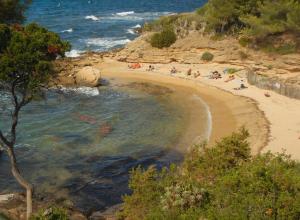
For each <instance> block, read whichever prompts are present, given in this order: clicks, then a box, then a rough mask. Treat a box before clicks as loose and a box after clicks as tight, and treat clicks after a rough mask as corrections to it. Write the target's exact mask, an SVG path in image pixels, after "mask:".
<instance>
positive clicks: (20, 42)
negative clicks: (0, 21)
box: [0, 24, 70, 95]
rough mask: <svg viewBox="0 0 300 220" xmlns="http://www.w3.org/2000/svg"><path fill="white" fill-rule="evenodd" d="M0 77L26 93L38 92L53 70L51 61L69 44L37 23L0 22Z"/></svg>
mask: <svg viewBox="0 0 300 220" xmlns="http://www.w3.org/2000/svg"><path fill="white" fill-rule="evenodd" d="M0 38H1V39H4V41H1V47H0V48H1V51H0V52H1V53H0V81H1V82H4V83H8V84H10V83H13V82H15V84H16V85H15V86H16V87H17V88H18V90H19V91H23V92H24V91H26V93H27V95H34V93H36V92H38V90H39V87H40V86H41V84H46V83H47V82H48V80H49V78H50V77H51V75H52V74H53V70H52V65H51V61H53V60H55V59H56V58H57V57H58V56H64V53H65V51H67V50H69V49H70V45H69V44H68V43H67V42H64V41H62V40H61V39H60V37H59V36H58V35H57V34H55V33H53V32H50V31H48V30H47V29H45V28H43V27H40V26H38V25H37V24H29V25H27V26H25V27H21V26H14V27H8V26H5V25H1V26H0Z"/></svg>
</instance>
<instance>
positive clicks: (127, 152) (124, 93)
mask: <svg viewBox="0 0 300 220" xmlns="http://www.w3.org/2000/svg"><path fill="white" fill-rule="evenodd" d="M0 97H1V99H0V100H1V107H2V111H1V129H5V128H6V127H7V125H8V124H7V122H8V120H6V119H9V111H7V107H8V106H9V100H10V99H9V97H7V96H5V95H4V94H2V95H1V96H0ZM174 97H175V98H174ZM186 98H188V97H186ZM177 101H178V100H177ZM177 101H176V92H174V91H173V90H172V89H169V88H165V87H161V86H156V85H152V84H147V83H146V84H140V83H113V84H111V85H109V86H104V87H100V88H94V89H88V88H81V89H77V90H65V91H60V92H58V91H55V92H54V91H52V92H51V91H50V92H48V93H47V95H46V99H45V100H43V101H35V102H33V103H31V104H30V105H28V106H26V107H25V108H24V110H23V111H22V114H21V120H20V126H19V129H18V140H17V142H18V145H17V148H16V152H17V157H18V161H19V163H20V167H21V168H22V172H23V173H24V176H26V177H27V178H28V179H29V180H30V181H31V182H33V183H34V185H35V187H36V188H35V189H36V195H42V196H43V197H44V198H45V199H53V198H60V197H64V198H68V199H71V200H73V201H74V202H75V204H76V206H77V207H79V208H82V209H84V210H85V211H87V210H90V209H95V210H99V209H103V208H105V207H107V206H110V205H113V204H117V203H119V202H121V195H123V194H124V193H128V192H129V191H128V187H127V181H128V172H129V170H130V169H132V168H133V167H136V166H137V165H142V166H144V167H147V166H149V165H151V164H155V165H157V166H158V167H161V166H164V165H168V164H170V163H171V162H179V161H181V159H182V154H181V153H179V152H177V151H176V150H175V146H176V144H177V143H178V142H179V140H180V139H181V138H182V136H183V134H184V131H185V129H186V125H187V117H186V115H185V113H184V109H182V108H181V107H178V105H177V103H176V102H177ZM5 109H6V110H5ZM5 122H6V123H5ZM184 147H186V146H184ZM8 164H9V161H8V158H7V157H6V156H5V155H2V157H0V180H1V181H0V194H1V193H8V192H12V191H15V190H19V188H18V185H17V184H16V182H15V181H14V179H13V178H12V176H11V174H10V173H9V167H8ZM2 180H5V181H2Z"/></svg>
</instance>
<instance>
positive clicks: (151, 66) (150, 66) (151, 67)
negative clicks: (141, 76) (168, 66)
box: [147, 65, 155, 71]
mask: <svg viewBox="0 0 300 220" xmlns="http://www.w3.org/2000/svg"><path fill="white" fill-rule="evenodd" d="M154 69H155V68H154V66H153V65H149V67H148V69H147V71H154Z"/></svg>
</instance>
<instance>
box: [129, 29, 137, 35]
mask: <svg viewBox="0 0 300 220" xmlns="http://www.w3.org/2000/svg"><path fill="white" fill-rule="evenodd" d="M127 33H128V34H136V33H135V32H134V30H133V29H128V30H127Z"/></svg>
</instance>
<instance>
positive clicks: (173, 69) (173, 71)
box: [170, 66, 177, 74]
mask: <svg viewBox="0 0 300 220" xmlns="http://www.w3.org/2000/svg"><path fill="white" fill-rule="evenodd" d="M170 73H171V74H176V73H177V69H176V68H175V66H173V67H172V69H171V71H170Z"/></svg>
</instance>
